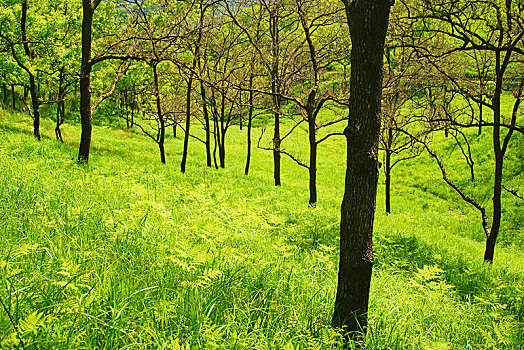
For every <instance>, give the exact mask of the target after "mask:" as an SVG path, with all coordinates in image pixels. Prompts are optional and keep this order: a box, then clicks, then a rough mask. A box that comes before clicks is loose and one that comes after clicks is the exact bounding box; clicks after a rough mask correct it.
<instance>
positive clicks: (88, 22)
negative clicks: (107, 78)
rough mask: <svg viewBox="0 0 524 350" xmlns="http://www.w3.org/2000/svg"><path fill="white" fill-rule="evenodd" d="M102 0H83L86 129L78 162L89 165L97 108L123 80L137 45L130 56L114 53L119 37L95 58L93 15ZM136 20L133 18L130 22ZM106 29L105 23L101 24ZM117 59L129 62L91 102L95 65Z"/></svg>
mask: <svg viewBox="0 0 524 350" xmlns="http://www.w3.org/2000/svg"><path fill="white" fill-rule="evenodd" d="M101 3H102V0H82V60H81V64H80V123H81V126H82V132H81V135H80V146H79V149H78V163H80V164H87V163H88V162H89V150H90V148H91V134H92V125H91V120H92V118H93V111H94V110H95V109H96V108H97V107H98V105H99V104H100V103H101V102H102V101H103V100H105V99H106V98H108V97H110V96H111V95H112V94H113V93H114V91H115V88H116V84H117V83H118V80H119V79H120V77H121V75H122V74H123V73H124V72H125V71H126V70H127V68H128V67H129V61H127V60H128V59H129V58H131V57H132V56H129V51H130V50H132V49H133V47H131V48H128V52H127V55H125V54H117V55H115V54H110V53H107V51H108V50H109V49H111V48H118V44H119V43H122V41H123V37H118V39H117V42H116V43H108V44H107V46H106V49H105V50H101V51H102V52H101V53H100V54H99V55H96V56H95V57H94V58H92V57H91V48H92V44H93V17H94V13H95V11H96V9H97V8H98V7H99V6H100V4H101ZM106 6H108V7H110V6H112V4H110V3H107V4H106ZM112 17H117V16H115V15H114V14H110V15H109V18H112ZM132 23H133V21H132V20H131V21H130V25H131V24H132ZM101 27H102V28H104V27H103V26H101ZM119 30H122V31H123V33H122V34H123V35H125V33H126V30H127V28H126V26H125V25H124V24H121V27H120V28H119ZM113 59H124V60H126V63H125V64H122V65H120V68H119V69H118V70H117V71H116V73H115V77H114V79H113V81H112V83H111V86H110V87H109V88H108V90H107V91H106V92H105V93H103V94H101V95H100V96H99V97H98V98H97V99H96V100H95V101H94V102H93V104H91V71H92V70H93V67H94V65H96V64H98V63H100V62H104V61H107V60H113Z"/></svg>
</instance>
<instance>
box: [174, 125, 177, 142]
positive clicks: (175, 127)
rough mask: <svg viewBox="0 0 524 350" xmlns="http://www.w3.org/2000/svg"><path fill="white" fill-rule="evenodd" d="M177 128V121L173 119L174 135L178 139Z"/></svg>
mask: <svg viewBox="0 0 524 350" xmlns="http://www.w3.org/2000/svg"><path fill="white" fill-rule="evenodd" d="M176 129H177V123H176V121H173V137H174V138H175V139H176Z"/></svg>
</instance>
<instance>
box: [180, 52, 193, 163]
mask: <svg viewBox="0 0 524 350" xmlns="http://www.w3.org/2000/svg"><path fill="white" fill-rule="evenodd" d="M194 67H195V62H193V68H194ZM192 85H193V74H192V73H191V75H190V76H189V80H188V81H187V92H186V131H185V134H184V151H183V153H182V163H181V164H180V171H181V172H182V173H185V172H186V162H187V151H188V148H189V128H190V127H191V86H192Z"/></svg>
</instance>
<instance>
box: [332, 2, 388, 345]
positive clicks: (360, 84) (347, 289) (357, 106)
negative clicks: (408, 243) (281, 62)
mask: <svg viewBox="0 0 524 350" xmlns="http://www.w3.org/2000/svg"><path fill="white" fill-rule="evenodd" d="M343 2H344V5H345V8H346V15H347V22H348V25H349V31H350V36H351V43H352V47H351V79H350V112H349V120H348V125H347V127H346V129H345V131H344V133H345V135H346V138H347V156H346V157H347V169H346V179H345V191H344V198H343V200H342V208H341V219H340V261H339V270H338V286H337V294H336V300H335V307H334V312H333V319H332V323H333V325H334V326H336V327H339V328H341V329H342V331H343V333H344V336H345V337H346V338H352V339H360V338H361V334H362V333H364V334H365V332H366V329H367V323H368V316H367V312H368V302H369V289H370V282H371V273H372V267H373V240H372V236H373V221H374V216H375V205H376V194H377V185H378V172H379V169H378V168H379V161H378V140H379V135H380V123H381V116H380V106H381V105H380V100H381V95H382V69H383V57H384V42H385V38H386V32H387V28H388V19H389V12H390V7H391V6H392V2H390V1H389V0H353V1H348V0H343ZM361 332H362V333H361Z"/></svg>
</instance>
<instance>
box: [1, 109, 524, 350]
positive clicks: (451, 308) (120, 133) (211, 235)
mask: <svg viewBox="0 0 524 350" xmlns="http://www.w3.org/2000/svg"><path fill="white" fill-rule="evenodd" d="M196 128H198V127H196ZM196 128H195V129H196ZM487 131H488V129H486V131H485V132H484V133H483V134H482V135H481V136H479V137H476V138H475V139H474V140H473V142H472V148H473V151H474V154H475V156H476V158H475V161H476V171H477V173H476V176H477V179H476V180H475V181H476V182H475V183H471V182H469V180H468V172H467V171H464V169H465V167H464V166H463V165H461V164H462V162H461V160H460V159H459V158H460V157H459V156H458V154H459V152H460V151H459V150H458V149H457V148H456V146H454V145H453V143H451V142H449V140H447V139H446V138H445V137H444V136H435V140H434V144H435V145H436V147H437V149H438V151H439V152H441V154H442V155H443V157H444V159H445V160H446V164H449V169H450V175H451V176H453V177H454V178H456V179H458V180H459V182H460V183H461V184H462V185H463V186H465V187H466V188H467V189H468V190H470V191H473V193H474V194H475V196H476V197H477V198H478V199H481V200H483V202H484V203H487V204H489V198H490V197H489V196H490V194H489V191H490V176H491V172H490V167H489V166H490V161H491V156H490V142H491V138H490V135H489V132H487ZM260 132H261V131H260V128H255V129H254V135H255V137H256V138H258V135H260ZM472 132H476V130H475V131H472ZM79 133H80V128H79V126H78V125H75V124H72V125H71V124H66V125H64V126H63V134H64V139H65V141H66V142H65V143H64V144H60V143H58V142H57V141H56V140H55V139H54V131H53V123H52V121H50V120H49V119H44V120H43V125H42V135H43V139H42V141H41V142H38V141H36V140H35V139H34V138H33V137H32V136H31V124H30V119H29V118H28V117H27V115H23V114H19V113H13V112H7V111H3V110H1V109H0V259H1V260H0V268H1V270H2V273H1V275H0V276H1V277H0V298H1V303H2V308H1V310H0V337H1V340H0V344H1V347H2V348H3V349H13V348H16V349H221V348H225V349H336V348H340V347H341V343H340V336H339V334H338V332H337V331H336V330H335V329H333V328H332V327H331V326H330V321H331V314H332V311H333V303H334V296H335V289H336V281H337V268H338V234H339V221H340V203H341V200H342V196H343V188H344V173H345V141H344V140H343V139H340V138H339V139H330V140H329V141H326V143H323V144H322V145H321V146H320V148H319V170H318V176H319V179H318V193H319V202H318V204H317V206H316V207H315V208H310V207H309V206H308V190H307V185H308V184H307V171H306V170H305V169H303V168H300V167H298V166H297V165H296V164H294V163H293V162H292V161H290V160H288V159H285V158H283V164H282V183H283V185H282V187H278V188H277V187H274V186H273V177H272V155H271V154H270V153H268V152H265V151H262V150H258V149H254V153H253V159H252V164H251V172H250V174H249V175H248V176H246V175H244V171H243V170H244V161H245V142H244V139H245V136H246V131H245V130H242V131H241V130H239V128H238V127H236V126H235V127H233V128H232V129H231V131H229V132H228V140H227V152H228V153H227V155H226V157H227V159H226V169H219V170H217V169H214V168H207V167H206V166H205V154H204V147H203V146H202V145H201V144H198V143H197V142H195V141H194V140H191V141H190V142H191V144H190V154H189V160H188V167H187V171H186V173H185V174H181V173H180V170H179V164H180V163H179V162H180V158H181V150H182V142H183V140H182V138H180V137H179V138H177V139H174V138H173V137H169V138H168V140H167V142H166V157H167V164H166V165H162V164H161V163H160V161H159V157H158V151H157V148H156V145H155V144H154V143H153V142H151V141H150V140H149V139H147V138H146V137H144V136H143V135H141V134H140V133H139V131H138V130H135V129H133V130H127V129H125V128H123V127H108V126H95V127H94V132H93V145H92V152H91V159H90V162H89V165H88V166H78V165H77V164H76V156H77V151H78V149H77V147H78V140H79ZM292 137H293V139H292V140H288V141H291V142H289V143H287V144H286V145H284V146H285V147H288V149H290V150H294V151H296V152H298V153H300V152H302V154H303V156H304V157H305V156H306V155H307V153H304V152H307V147H306V142H307V135H306V133H305V132H302V131H301V132H298V133H296V134H295V135H293V136H292ZM266 141H267V140H266ZM513 142H514V144H512V150H511V152H510V154H509V155H508V160H507V163H508V167H507V169H506V170H505V171H506V172H505V176H506V178H505V183H506V184H507V186H508V187H510V188H515V189H517V190H519V192H520V193H522V192H524V187H523V186H524V164H523V161H522V149H524V138H523V137H522V135H517V136H515V139H514V141H513ZM382 181H383V176H382V175H381V179H380V184H379V194H378V198H377V211H376V219H375V236H374V249H375V267H374V272H373V279H372V290H371V301H370V329H369V334H368V337H367V338H366V341H365V343H364V344H361V348H363V349H435V350H436V349H442V350H443V349H520V348H524V300H523V298H524V254H523V252H524V242H523V240H522V237H524V230H523V229H522V226H523V224H524V202H523V201H520V200H518V199H517V198H515V197H512V196H510V195H507V194H505V195H504V197H503V204H504V213H503V229H502V231H501V235H500V237H499V243H498V245H497V248H496V252H495V262H494V264H493V266H488V265H486V264H485V263H483V262H482V254H483V249H484V236H483V233H482V229H481V226H480V216H479V214H478V213H477V212H476V211H475V210H474V209H472V208H471V207H469V206H468V205H467V204H465V203H464V202H462V201H461V200H460V198H458V196H457V195H456V194H455V193H453V192H452V191H451V190H450V189H449V188H448V186H447V185H446V184H445V183H444V182H443V181H442V179H441V176H440V173H439V170H438V167H437V166H436V164H435V163H434V162H433V160H432V159H431V158H430V157H428V156H427V155H423V156H421V157H419V158H416V159H414V160H410V161H406V162H402V163H400V164H399V165H398V166H397V167H396V168H395V170H394V172H393V177H392V181H393V184H392V213H391V214H389V215H386V214H385V213H384V211H385V210H384V186H383V183H382ZM354 346H356V345H355V344H350V347H354Z"/></svg>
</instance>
